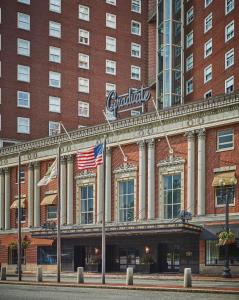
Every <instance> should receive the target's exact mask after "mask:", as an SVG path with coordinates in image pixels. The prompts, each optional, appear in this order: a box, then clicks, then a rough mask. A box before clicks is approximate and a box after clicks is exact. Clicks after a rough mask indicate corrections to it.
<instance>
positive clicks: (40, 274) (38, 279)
mask: <svg viewBox="0 0 239 300" xmlns="http://www.w3.org/2000/svg"><path fill="white" fill-rule="evenodd" d="M36 281H38V282H42V267H37V278H36Z"/></svg>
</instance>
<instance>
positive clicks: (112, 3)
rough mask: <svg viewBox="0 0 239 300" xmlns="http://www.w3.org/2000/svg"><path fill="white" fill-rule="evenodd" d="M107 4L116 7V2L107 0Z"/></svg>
mask: <svg viewBox="0 0 239 300" xmlns="http://www.w3.org/2000/svg"><path fill="white" fill-rule="evenodd" d="M105 3H107V4H110V5H114V6H116V0H106V1H105Z"/></svg>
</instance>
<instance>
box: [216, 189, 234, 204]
mask: <svg viewBox="0 0 239 300" xmlns="http://www.w3.org/2000/svg"><path fill="white" fill-rule="evenodd" d="M234 190H235V189H234V186H232V185H226V186H223V187H220V186H218V187H216V205H217V206H223V205H225V204H226V200H228V203H229V204H234Z"/></svg>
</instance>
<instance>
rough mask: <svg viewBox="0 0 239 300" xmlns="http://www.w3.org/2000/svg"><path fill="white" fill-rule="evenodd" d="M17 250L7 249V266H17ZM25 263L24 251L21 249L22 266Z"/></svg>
mask: <svg viewBox="0 0 239 300" xmlns="http://www.w3.org/2000/svg"><path fill="white" fill-rule="evenodd" d="M17 251H18V250H17V248H10V247H9V248H8V264H9V265H16V264H17V259H18V255H17ZM25 263H26V255H25V249H22V264H25Z"/></svg>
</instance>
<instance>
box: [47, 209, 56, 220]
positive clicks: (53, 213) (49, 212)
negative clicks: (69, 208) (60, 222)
mask: <svg viewBox="0 0 239 300" xmlns="http://www.w3.org/2000/svg"><path fill="white" fill-rule="evenodd" d="M56 218H57V206H56V205H47V220H49V219H56Z"/></svg>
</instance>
